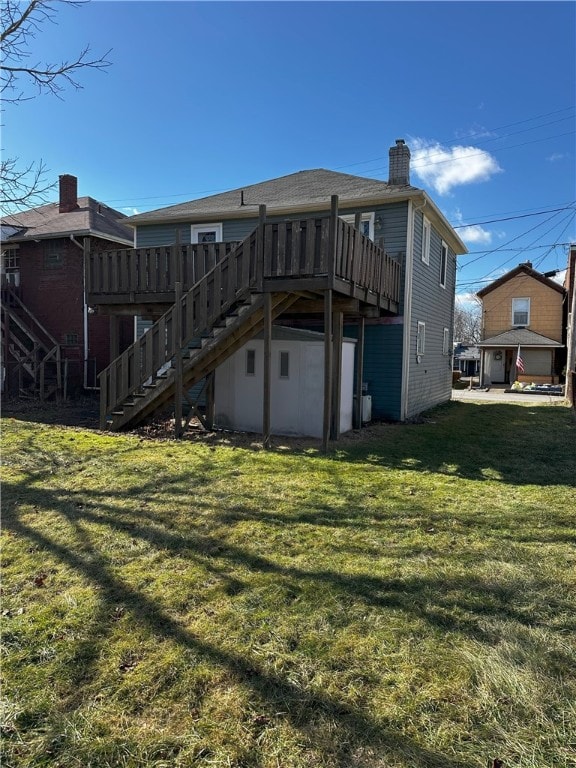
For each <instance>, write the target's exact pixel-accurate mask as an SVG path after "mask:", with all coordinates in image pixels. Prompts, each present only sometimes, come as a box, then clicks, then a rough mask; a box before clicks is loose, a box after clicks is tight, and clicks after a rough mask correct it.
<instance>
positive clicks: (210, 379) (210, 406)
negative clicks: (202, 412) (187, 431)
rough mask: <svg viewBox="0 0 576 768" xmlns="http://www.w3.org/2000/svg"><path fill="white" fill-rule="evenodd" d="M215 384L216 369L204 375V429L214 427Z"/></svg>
mask: <svg viewBox="0 0 576 768" xmlns="http://www.w3.org/2000/svg"><path fill="white" fill-rule="evenodd" d="M215 384H216V371H215V370H214V371H211V372H210V373H209V374H208V376H206V429H209V430H212V429H214V392H215Z"/></svg>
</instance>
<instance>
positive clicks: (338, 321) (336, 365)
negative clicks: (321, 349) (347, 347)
mask: <svg viewBox="0 0 576 768" xmlns="http://www.w3.org/2000/svg"><path fill="white" fill-rule="evenodd" d="M332 331H333V343H332V418H331V428H330V437H331V439H332V440H338V438H339V437H340V402H341V400H342V341H343V338H344V313H343V312H334V313H333V315H332Z"/></svg>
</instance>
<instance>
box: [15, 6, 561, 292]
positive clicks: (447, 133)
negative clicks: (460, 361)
mask: <svg viewBox="0 0 576 768" xmlns="http://www.w3.org/2000/svg"><path fill="white" fill-rule="evenodd" d="M56 5H57V4H56ZM575 18H576V5H575V4H574V3H572V2H543V3H540V2H398V3H396V2H355V3H347V2H294V3H292V2H286V3H284V2H256V3H251V2H232V3H227V2H141V1H132V2H101V1H99V0H92V2H89V3H87V4H85V5H82V6H81V7H79V8H67V7H62V8H61V9H59V10H58V13H57V16H56V17H55V21H56V22H57V23H56V24H43V25H42V26H41V27H40V29H39V32H38V34H37V36H36V38H35V40H34V41H33V46H32V50H31V55H30V62H31V63H36V61H52V62H53V61H59V60H62V59H66V58H70V57H72V56H73V55H74V54H75V53H77V52H78V51H79V50H80V49H81V48H82V47H83V45H85V44H87V43H89V44H90V46H91V48H92V50H93V52H94V53H96V54H103V53H105V52H106V51H107V50H108V49H112V50H111V52H110V54H109V56H108V59H109V60H110V61H111V66H110V67H109V68H108V69H107V71H106V72H104V73H102V72H97V71H84V72H83V73H82V75H81V78H80V79H81V82H82V85H83V88H82V90H74V89H68V90H66V91H65V93H64V94H63V96H64V98H63V100H59V99H57V98H55V97H52V96H48V95H42V96H40V97H38V98H37V99H32V100H29V101H25V102H22V103H20V104H19V105H18V106H15V107H13V106H9V105H7V106H6V108H5V114H4V121H3V122H4V128H3V151H4V155H5V156H8V157H12V156H18V157H19V158H20V159H21V160H22V161H31V160H36V159H39V158H42V159H43V161H44V162H45V163H46V165H47V166H48V168H49V169H50V172H51V175H53V177H54V179H57V177H58V175H59V174H62V173H71V174H74V175H76V176H77V177H78V180H79V193H80V194H81V195H90V196H92V197H95V198H97V199H99V200H102V201H105V202H107V203H108V204H109V205H111V206H113V207H115V208H117V209H119V210H122V211H123V212H126V213H132V212H143V211H146V210H151V209H155V208H160V207H163V206H166V205H172V204H175V203H179V202H184V201H186V200H192V199H194V198H197V197H203V196H205V195H209V194H213V193H216V192H220V191H224V190H226V189H233V188H236V187H240V186H244V185H248V184H251V183H256V182H258V181H263V180H264V179H269V178H274V177H276V176H281V175H284V174H288V173H292V172H295V171H299V170H304V169H308V168H327V169H331V170H338V171H342V172H345V173H352V174H357V175H363V176H370V177H373V178H379V179H383V180H387V178H388V148H389V147H390V146H391V145H393V144H394V141H395V139H397V138H404V139H406V141H407V143H408V145H409V146H410V148H411V151H412V175H411V181H412V184H414V185H415V186H418V187H421V188H423V189H425V190H426V191H427V192H429V194H430V195H431V196H432V198H433V199H434V201H435V202H436V204H437V205H438V206H439V207H440V209H441V210H442V211H443V212H444V214H445V215H446V217H447V219H448V220H449V221H450V222H451V223H452V224H453V225H455V226H458V227H459V229H458V232H459V234H460V236H461V237H462V239H463V240H464V241H465V242H466V243H467V245H468V249H469V251H470V254H469V255H466V256H461V257H459V270H458V278H457V279H458V287H457V293H459V294H466V293H468V292H471V291H475V290H478V289H479V288H480V287H482V286H483V285H484V284H485V282H486V281H487V280H490V279H493V278H495V277H497V276H499V275H500V274H502V273H503V272H505V271H507V270H508V269H512V268H513V267H515V266H516V265H517V264H518V263H520V262H521V261H526V260H530V261H532V263H533V265H534V266H535V267H536V268H537V269H540V270H542V271H547V270H553V269H558V268H562V267H564V266H565V264H566V251H567V249H566V245H563V244H565V243H568V242H569V241H575V240H576V223H575V214H576V172H575V167H576V140H575V136H576V134H575V129H576V126H575V105H574V102H575V98H576V63H575V46H574V40H575V32H576V21H575ZM557 209H560V210H557ZM543 212H545V213H543Z"/></svg>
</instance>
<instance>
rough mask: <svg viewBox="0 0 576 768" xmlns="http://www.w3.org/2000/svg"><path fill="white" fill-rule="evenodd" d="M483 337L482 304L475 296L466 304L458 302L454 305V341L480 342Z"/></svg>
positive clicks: (464, 342) (465, 342)
mask: <svg viewBox="0 0 576 768" xmlns="http://www.w3.org/2000/svg"><path fill="white" fill-rule="evenodd" d="M481 338H482V304H481V302H480V300H479V299H478V298H477V297H476V296H474V297H471V298H470V299H469V301H468V302H466V303H465V304H463V303H459V302H456V306H455V307H454V341H460V342H462V343H463V344H478V342H479V341H481Z"/></svg>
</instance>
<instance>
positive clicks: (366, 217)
mask: <svg viewBox="0 0 576 768" xmlns="http://www.w3.org/2000/svg"><path fill="white" fill-rule="evenodd" d="M340 218H341V219H342V221H345V222H346V223H347V224H352V226H354V223H355V221H356V214H354V213H346V214H344V215H343V216H340ZM375 218H376V217H375V215H374V211H370V212H369V213H363V214H362V218H361V219H360V232H361V233H362V234H363V235H365V236H366V237H369V238H370V240H374V221H375Z"/></svg>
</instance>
